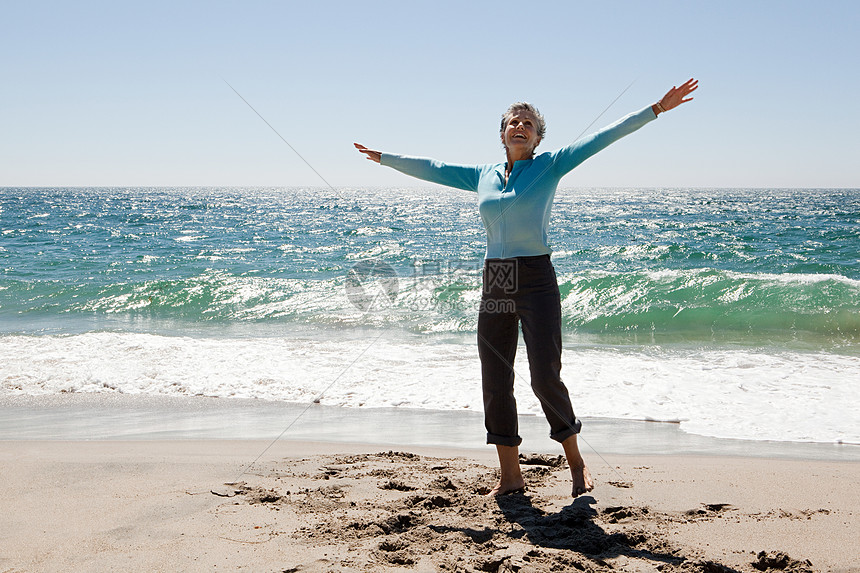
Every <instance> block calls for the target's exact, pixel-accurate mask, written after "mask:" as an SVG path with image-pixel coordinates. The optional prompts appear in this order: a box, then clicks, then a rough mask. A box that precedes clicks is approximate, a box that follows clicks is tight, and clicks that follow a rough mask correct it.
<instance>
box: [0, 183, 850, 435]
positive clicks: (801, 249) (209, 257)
mask: <svg viewBox="0 0 860 573" xmlns="http://www.w3.org/2000/svg"><path fill="white" fill-rule="evenodd" d="M550 240H551V244H552V247H553V249H554V253H553V261H554V264H555V266H556V270H557V274H558V277H559V284H560V288H561V292H562V300H563V301H562V306H563V313H564V338H565V347H566V350H565V367H564V368H565V372H566V373H567V374H566V379H567V380H568V381H569V385H571V387H572V392H573V393H574V394H578V397H577V399H576V402H577V404H582V408H584V409H585V411H583V412H582V415H585V416H609V417H619V418H631V419H660V420H669V421H680V422H681V423H682V428H683V429H686V430H687V431H689V432H696V433H701V434H707V435H719V436H723V437H745V438H751V439H792V440H811V441H840V440H841V441H851V442H858V441H860V422H858V420H860V410H858V409H857V406H854V404H856V403H860V399H858V398H860V190H856V189H786V190H781V189H585V190H560V191H559V193H558V195H557V199H556V202H555V206H554V211H553V218H552V223H551V230H550ZM484 246H485V237H484V231H483V227H482V226H481V222H480V219H479V216H478V214H477V207H476V204H475V196H474V195H473V194H471V193H466V192H460V191H454V190H447V189H439V188H433V189H429V188H427V189H420V190H415V189H390V188H389V189H347V188H343V189H338V190H332V189H324V188H309V189H299V188H286V189H280V188H272V189H267V188H253V189H239V188H223V189H222V188H190V189H181V188H176V189H166V188H153V189H149V188H93V189H89V188H51V189H32V188H26V189H23V188H22V189H18V188H3V189H0V385H2V386H0V392H2V393H5V394H8V395H14V394H25V395H27V394H32V395H39V394H45V393H60V392H119V393H144V394H201V395H209V396H222V397H231V396H236V397H245V398H248V397H250V398H264V399H269V400H286V401H298V402H301V401H304V400H307V399H309V398H312V397H313V396H315V395H316V394H317V393H318V392H319V391H320V390H323V389H325V398H324V400H323V402H324V403H325V401H326V400H329V401H330V402H329V403H331V404H333V405H338V406H346V407H362V406H374V407H398V406H406V407H418V408H431V409H443V410H444V409H459V408H465V409H475V410H479V409H480V408H481V404H480V397H479V393H478V391H477V382H476V380H477V378H478V374H477V359H476V357H475V350H474V336H475V334H474V333H475V329H476V323H477V316H476V309H477V305H478V301H479V298H480V281H481V276H480V274H481V273H480V268H481V264H482V257H483V253H484ZM365 353H366V355H365ZM356 356H358V357H360V358H361V359H362V360H365V359H366V360H368V362H367V363H362V362H350V361H351V360H353V359H354V358H355V357H356ZM355 360H358V358H355ZM524 364H525V363H524V362H518V363H517V370H518V374H519V375H520V377H521V378H527V377H528V372H527V368H526V367H525V365H524ZM344 372H346V375H344ZM350 375H352V376H353V378H351V379H350V377H349V376H350ZM332 380H335V381H337V383H336V384H334V385H333V386H331V388H325V387H326V385H327V384H329V383H331V381H332ZM525 388H526V390H525V391H524V394H523V395H522V396H521V397H518V400H519V402H520V404H521V411H526V412H531V411H532V410H534V413H539V409H538V406H537V403H536V402H534V400H533V397H531V396H530V395H529V393H528V390H527V385H526V386H525ZM607 395H608V396H612V398H613V399H612V400H606V399H605V398H606V396H607ZM383 397H384V398H383ZM578 408H580V407H579V406H578ZM582 408H580V411H581V410H582ZM727 408H730V409H731V412H732V413H733V416H734V418H735V419H733V420H732V423H731V424H729V425H728V426H730V427H727V424H726V423H725V420H724V416H723V412H725V411H726V409H727ZM775 410H781V411H783V410H784V415H783V414H780V415H775V414H774V411H775ZM774 416H776V417H774ZM798 418H802V419H804V420H806V422H804V423H803V424H800V425H798V422H797V419H798ZM786 426H791V427H793V428H795V429H793V430H791V431H788V432H786V430H785V428H786ZM801 426H802V427H801Z"/></svg>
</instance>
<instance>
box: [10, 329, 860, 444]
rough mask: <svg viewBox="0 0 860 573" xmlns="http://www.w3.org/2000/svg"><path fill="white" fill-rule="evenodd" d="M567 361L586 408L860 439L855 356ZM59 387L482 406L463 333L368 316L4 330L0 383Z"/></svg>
mask: <svg viewBox="0 0 860 573" xmlns="http://www.w3.org/2000/svg"><path fill="white" fill-rule="evenodd" d="M521 350H523V352H520V354H519V356H520V358H519V359H518V360H517V362H515V364H514V369H515V372H516V376H517V381H516V384H515V396H516V399H517V404H518V408H519V411H520V413H521V414H526V415H528V414H533V415H538V416H540V415H542V413H541V408H540V404H539V403H538V401H537V399H536V398H535V396H534V394H533V393H532V391H531V388H530V384H529V369H528V366H527V364H526V362H525V360H524V356H525V352H524V349H521ZM563 363H564V366H563V369H562V375H563V377H564V379H565V382H566V384H567V386H568V388H569V390H570V393H571V397H572V400H573V402H574V405H575V408H576V412H577V414H578V415H580V416H587V417H609V418H621V419H630V420H663V421H669V420H670V421H675V422H678V423H680V425H681V429H682V430H685V431H687V432H690V433H695V434H700V435H708V436H715V437H724V438H738V439H750V440H776V441H814V442H830V443H836V442H843V443H860V422H858V421H860V403H858V401H857V400H856V396H857V393H858V392H860V357H858V356H845V355H841V354H834V353H828V352H796V351H785V350H778V351H772V350H756V349H743V348H726V347H711V348H694V349H679V348H659V347H640V348H633V347H627V348H619V347H607V346H596V345H573V346H568V347H566V348H565V350H564V353H563ZM58 393H122V394H145V395H167V396H212V397H219V398H225V399H227V398H245V399H249V398H250V399H260V400H273V401H286V402H299V403H310V402H311V401H312V400H314V399H315V398H319V399H320V401H321V403H323V404H327V405H332V406H340V407H348V408H360V407H406V408H428V409H434V410H463V409H465V410H474V411H481V410H482V408H483V405H482V398H481V391H480V365H479V361H478V359H477V355H476V351H475V342H474V338H473V337H472V336H469V335H460V336H434V337H428V336H425V335H414V334H405V335H404V334H403V333H400V332H397V331H394V330H384V329H383V330H379V329H372V330H368V329H363V330H360V331H355V330H339V331H321V330H315V331H309V330H306V331H297V332H292V333H290V334H284V333H282V335H280V336H272V337H228V336H221V337H189V336H161V335H152V334H135V333H129V332H90V333H83V334H78V335H61V336H44V335H43V336H21V335H11V336H10V335H6V336H0V395H31V396H39V395H45V394H58Z"/></svg>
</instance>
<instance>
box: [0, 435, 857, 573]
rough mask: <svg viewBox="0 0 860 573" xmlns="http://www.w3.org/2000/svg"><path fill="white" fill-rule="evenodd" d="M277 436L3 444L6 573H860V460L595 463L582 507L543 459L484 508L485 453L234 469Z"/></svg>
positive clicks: (357, 453) (370, 454)
mask: <svg viewBox="0 0 860 573" xmlns="http://www.w3.org/2000/svg"><path fill="white" fill-rule="evenodd" d="M268 445H270V444H269V442H267V441H261V440H131V441H120V440H111V441H40V440H17V441H0V462H2V463H0V479H2V480H3V482H4V484H5V485H6V487H7V491H8V492H14V495H6V496H3V498H2V500H0V512H2V513H3V515H4V516H6V517H5V518H4V520H2V522H0V570H2V571H21V570H25V571H37V572H38V571H56V570H84V569H85V570H87V571H111V570H125V571H176V570H183V571H215V570H217V571H220V570H231V571H255V572H257V571H267V572H268V571H271V572H275V571H279V572H282V571H355V570H361V571H380V572H382V571H401V570H402V571H438V570H457V571H497V572H502V571H518V570H520V571H538V572H542V571H553V570H575V569H579V568H583V569H585V570H590V571H594V572H600V573H603V572H609V571H657V570H658V567H660V569H659V570H660V571H662V572H667V573H670V572H677V573H681V572H684V573H689V572H698V571H708V572H711V571H719V572H721V573H725V572H729V573H732V572H741V573H755V572H756V571H759V570H764V571H772V572H773V573H776V572H777V571H792V572H796V573H809V572H811V571H815V572H818V571H826V572H831V573H845V572H849V571H858V566H857V553H856V548H855V543H854V541H855V539H854V536H855V532H856V531H857V530H858V528H860V498H858V496H856V495H853V492H856V491H857V489H858V487H860V464H856V463H851V462H816V463H815V464H814V465H812V466H810V463H809V462H808V461H801V460H787V459H779V460H776V459H751V458H749V457H730V456H692V455H689V456H687V455H606V456H603V457H602V458H598V457H596V456H595V455H594V454H591V453H588V452H586V453H584V457H585V458H586V461H587V463H588V464H589V467H590V468H591V471H592V474H593V475H594V477H595V480H596V487H595V490H594V491H593V492H591V494H590V495H588V496H583V497H581V498H579V499H577V500H576V501H573V502H572V501H571V499H570V475H569V472H568V471H567V468H566V467H563V466H558V465H555V464H556V460H555V456H546V455H544V456H538V457H537V459H535V460H532V461H534V462H535V463H533V464H529V465H523V468H524V473H525V476H526V480H527V482H528V485H527V489H526V491H525V492H524V493H523V494H514V495H508V496H502V498H499V499H494V500H488V499H486V498H484V497H482V496H481V495H480V493H481V491H483V489H482V488H486V487H488V486H489V485H490V484H491V483H492V481H493V480H494V479H495V478H494V471H495V470H494V467H495V463H496V462H495V453H494V452H493V451H492V450H490V449H489V448H487V449H484V450H476V449H470V448H450V447H449V448H444V447H418V446H410V447H397V446H394V448H395V449H392V446H391V445H390V444H370V443H358V444H357V443H347V442H339V443H333V442H312V441H287V440H284V441H279V442H277V443H275V444H272V445H271V448H270V449H269V450H268V451H267V452H266V454H265V455H264V456H262V457H261V458H260V459H259V461H258V462H257V463H256V464H254V466H253V467H252V468H248V469H247V470H246V471H244V473H240V472H242V470H243V469H244V468H246V466H247V464H248V462H249V461H250V460H251V459H253V456H250V457H249V455H248V450H249V449H250V450H252V452H253V453H254V455H256V454H257V453H259V452H260V451H263V448H264V447H266V446H268ZM810 468H811V471H810ZM237 476H238V477H237ZM619 476H620V477H619ZM237 480H238V481H237ZM227 482H229V483H230V484H231V485H229V486H226V483H227ZM782 555H784V556H785V557H784V559H785V560H783V561H781V559H783V557H781V556H782ZM780 563H782V565H780ZM786 564H788V565H789V566H790V568H789V567H784V566H785V565H786Z"/></svg>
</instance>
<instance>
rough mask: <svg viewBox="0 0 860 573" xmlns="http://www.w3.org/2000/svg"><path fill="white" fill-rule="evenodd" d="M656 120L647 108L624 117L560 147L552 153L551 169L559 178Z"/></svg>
mask: <svg viewBox="0 0 860 573" xmlns="http://www.w3.org/2000/svg"><path fill="white" fill-rule="evenodd" d="M655 119H657V116H656V115H654V110H652V109H651V106H648V107H646V108H644V109H642V110H640V111H637V112H634V113H631V114H629V115H626V116H624V117H622V118H621V119H619V120H618V121H616V122H615V123H613V124H612V125H608V126H606V127H604V128H603V129H601V130H600V131H596V132H595V133H592V134H591V135H586V136H585V137H583V138H581V139H578V140H576V141H575V142H573V143H572V144H570V145H568V146H567V147H562V148H561V149H559V150H558V151H555V152H553V156H554V157H553V158H552V160H553V169H554V170H555V173H556V175H557V176H558V177H559V178H560V177H562V176H563V175H564V174H565V173H567V172H569V171H570V170H571V169H573V168H574V167H576V166H577V165H579V164H580V163H582V162H583V161H585V160H586V159H588V158H589V157H591V156H592V155H594V154H595V153H597V152H598V151H600V150H602V149H605V148H606V147H608V146H609V145H610V144H612V143H615V142H616V141H618V140H619V139H621V138H622V137H624V136H625V135H629V134H631V133H633V132H634V131H636V130H637V129H639V128H640V127H642V126H644V125H645V124H646V123H648V122H650V121H653V120H655Z"/></svg>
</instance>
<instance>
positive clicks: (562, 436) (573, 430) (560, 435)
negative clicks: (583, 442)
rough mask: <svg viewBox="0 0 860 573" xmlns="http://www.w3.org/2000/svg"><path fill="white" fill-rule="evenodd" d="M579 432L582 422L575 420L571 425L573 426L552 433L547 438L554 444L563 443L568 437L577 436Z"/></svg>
mask: <svg viewBox="0 0 860 573" xmlns="http://www.w3.org/2000/svg"><path fill="white" fill-rule="evenodd" d="M580 430H582V422H581V421H580V420H576V421H575V422H574V423H573V426H569V427H567V428H565V429H564V430H562V431H561V432H553V433H551V434H550V435H549V437H550V438H552V439H553V440H555V441H556V442H563V441H565V440H566V439H568V438H569V437H571V436H573V435H576V434H578V433H579V432H580Z"/></svg>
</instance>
